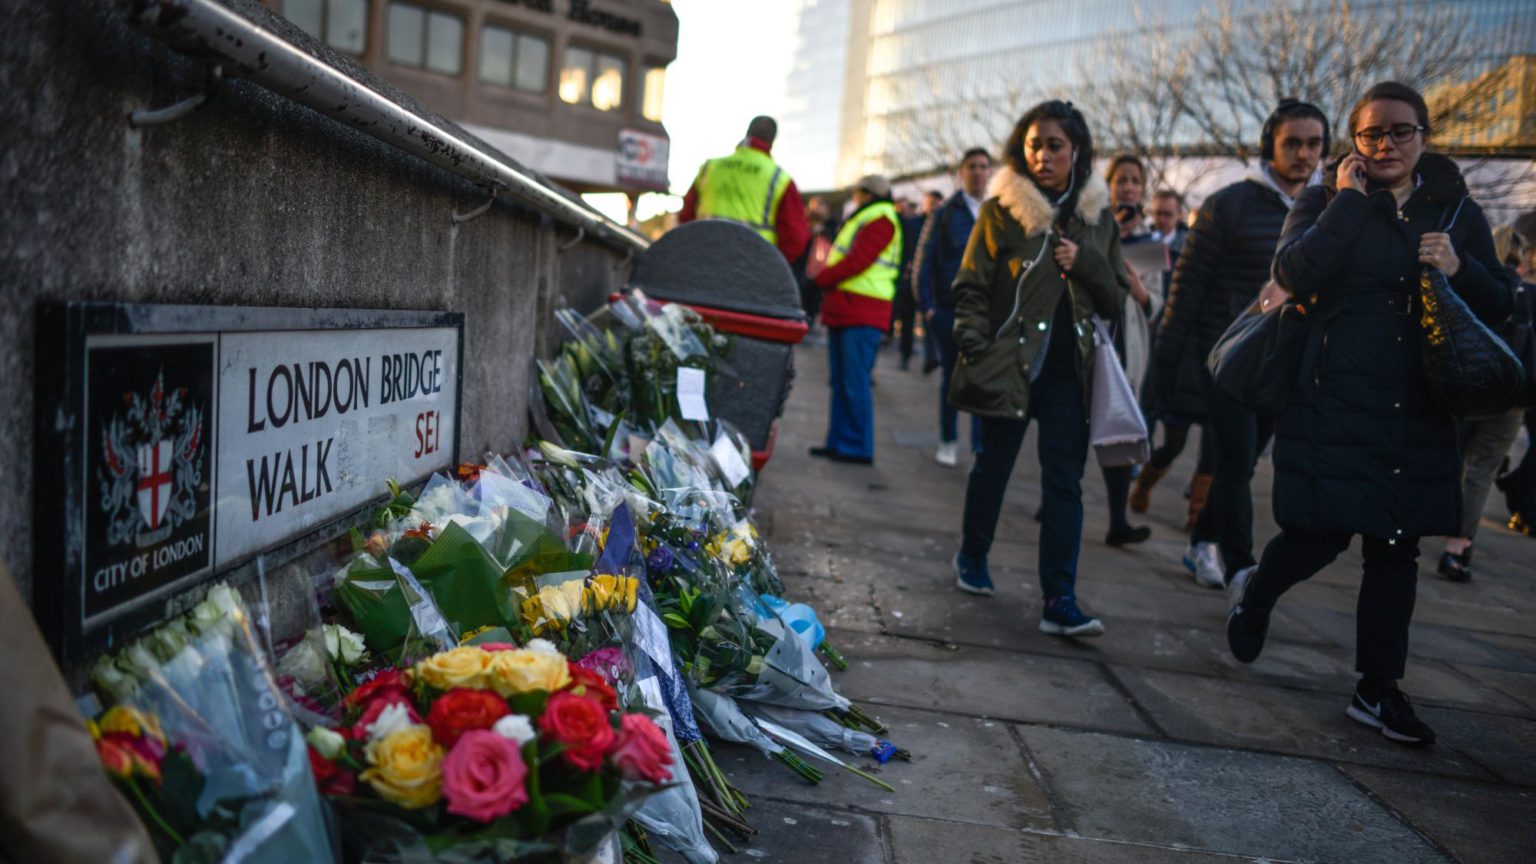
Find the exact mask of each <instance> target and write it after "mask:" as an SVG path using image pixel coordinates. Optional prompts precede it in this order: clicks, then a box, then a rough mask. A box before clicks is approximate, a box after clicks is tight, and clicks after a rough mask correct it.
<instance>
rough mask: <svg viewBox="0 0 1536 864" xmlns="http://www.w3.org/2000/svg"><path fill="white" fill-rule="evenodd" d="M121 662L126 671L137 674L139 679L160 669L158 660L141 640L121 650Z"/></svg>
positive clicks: (147, 676) (145, 678)
mask: <svg viewBox="0 0 1536 864" xmlns="http://www.w3.org/2000/svg"><path fill="white" fill-rule="evenodd" d="M122 662H123V663H124V664H125V665H126V668H127V671H128V672H131V673H132V674H134V675H137V676H138V677H139V679H140V680H147V679H149V678H151V677H153V676H154V675H155V674H156V673H158V672H159V671H160V661H159V660H158V659H157V658H156V657H155V655H154V653H153V652H151V651H150V650H149V647H148V646H147V645H145V644H144V643H143V642H142V641H140V642H135V643H133V644H132V645H129V646H128V650H127V651H124V652H123V655H122Z"/></svg>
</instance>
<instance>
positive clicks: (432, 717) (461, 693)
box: [427, 687, 512, 747]
mask: <svg viewBox="0 0 1536 864" xmlns="http://www.w3.org/2000/svg"><path fill="white" fill-rule="evenodd" d="M510 713H512V712H511V710H510V709H508V708H507V700H505V699H503V698H501V697H500V696H497V695H496V693H495V691H492V690H470V689H468V688H466V687H455V688H453V689H452V690H449V691H448V692H447V693H444V694H443V695H441V696H439V697H437V701H436V702H433V703H432V710H430V711H428V712H427V725H428V726H431V727H432V737H433V738H436V739H437V743H439V744H441V745H443V746H444V747H452V746H453V745H454V744H456V743H458V740H459V736H460V735H463V734H464V733H465V732H469V731H471V730H474V729H489V728H491V727H492V726H494V725H496V721H497V720H500V719H501V718H503V717H505V716H507V715H508V714H510Z"/></svg>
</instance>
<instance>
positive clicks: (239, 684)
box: [118, 584, 335, 864]
mask: <svg viewBox="0 0 1536 864" xmlns="http://www.w3.org/2000/svg"><path fill="white" fill-rule="evenodd" d="M210 595H211V596H216V597H217V598H218V603H217V604H215V603H214V602H213V601H211V600H209V601H204V603H203V604H199V607H198V608H197V609H196V610H194V612H193V613H192V614H191V615H190V616H188V618H187V619H185V620H180V619H179V620H176V621H172V622H170V623H169V624H168V625H165V626H164V627H162V628H161V630H159V631H156V633H154V634H151V635H150V636H149V637H146V639H145V640H144V641H143V642H141V643H138V644H136V645H135V646H133V647H131V648H130V649H128V651H125V652H124V655H129V654H131V655H133V656H132V657H131V658H129V659H125V660H124V661H122V662H124V663H126V664H127V665H128V666H130V667H131V668H132V677H133V679H134V681H135V683H134V685H133V686H132V687H126V688H122V689H121V690H119V692H118V696H120V698H119V700H118V701H119V704H122V705H125V706H130V707H132V708H134V709H136V710H137V711H139V712H141V713H142V714H144V715H147V716H152V717H155V718H157V720H158V725H159V728H160V730H161V731H162V732H163V734H164V737H165V739H166V741H168V742H169V743H170V745H171V746H172V747H174V748H179V749H181V750H183V751H184V752H185V753H186V754H187V755H188V756H189V757H190V759H191V761H192V763H193V764H194V765H195V766H196V768H197V771H198V772H199V773H200V774H201V775H202V788H201V792H200V794H199V795H198V796H197V800H196V801H195V802H184V803H188V804H191V806H195V808H196V811H197V813H198V814H200V815H201V816H204V817H208V816H210V815H211V814H213V813H214V811H215V809H216V808H224V809H228V808H230V807H231V802H235V803H234V808H235V811H234V812H235V819H236V822H237V824H238V832H237V833H235V834H233V835H232V836H231V837H230V838H229V839H228V843H227V845H223V846H221V847H219V846H217V844H215V846H214V847H204V848H203V849H202V850H201V852H199V853H197V854H202V853H204V852H207V851H208V849H209V848H219V849H220V852H219V854H220V855H222V856H223V857H224V859H225V860H239V861H246V862H253V864H265V862H270V864H287V862H293V861H317V862H319V861H332V860H335V859H334V852H333V847H332V842H331V838H330V835H329V833H328V830H327V827H326V817H325V813H324V807H323V805H322V803H321V799H320V797H319V794H318V792H317V791H316V788H315V782H314V778H313V776H312V775H311V773H310V770H309V761H308V757H307V755H306V749H305V742H304V737H303V733H302V730H301V729H300V728H299V726H298V724H297V723H296V722H295V721H294V718H293V716H292V715H291V714H290V713H289V710H288V707H287V701H286V700H285V698H284V694H283V691H282V690H281V689H280V688H279V686H278V684H277V681H276V680H275V677H274V675H273V671H272V669H270V668H269V666H268V663H267V660H266V656H265V654H264V653H263V651H262V648H261V647H260V646H261V642H260V641H259V640H258V637H257V635H256V634H255V632H254V631H253V629H252V623H251V618H250V615H249V614H248V612H247V610H246V607H245V605H244V603H243V602H242V601H241V600H240V599H239V595H238V594H237V593H235V592H234V591H232V590H230V589H229V588H228V587H227V586H224V585H222V584H221V585H216V586H214V588H213V589H212V590H211V591H210ZM187 622H191V623H190V624H189V623H187ZM171 634H174V635H171ZM146 643H153V647H150V645H148V644H146ZM119 668H121V667H119ZM186 854H188V855H191V854H193V853H191V852H188V853H186ZM178 860H183V859H178ZM186 860H203V859H201V858H189V859H186Z"/></svg>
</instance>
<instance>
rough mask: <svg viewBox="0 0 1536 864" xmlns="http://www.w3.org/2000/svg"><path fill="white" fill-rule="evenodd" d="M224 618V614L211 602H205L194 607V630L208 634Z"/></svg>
mask: <svg viewBox="0 0 1536 864" xmlns="http://www.w3.org/2000/svg"><path fill="white" fill-rule="evenodd" d="M223 618H224V613H223V612H220V611H219V607H217V606H215V605H213V603H212V602H211V601H208V600H204V601H203V602H201V603H199V604H197V605H196V606H193V607H192V619H191V620H192V629H193V630H196V631H197V632H199V633H206V632H208V630H209V629H211V628H212V627H213V625H214V624H217V623H218V622H219V621H220V620H222V619H223Z"/></svg>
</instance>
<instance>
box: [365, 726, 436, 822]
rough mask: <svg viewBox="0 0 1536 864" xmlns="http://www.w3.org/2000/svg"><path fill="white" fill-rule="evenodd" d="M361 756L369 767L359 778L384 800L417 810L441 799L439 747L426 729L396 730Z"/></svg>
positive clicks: (372, 745) (370, 744)
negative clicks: (364, 756) (366, 758)
mask: <svg viewBox="0 0 1536 864" xmlns="http://www.w3.org/2000/svg"><path fill="white" fill-rule="evenodd" d="M363 753H364V755H366V756H367V757H368V765H369V768H368V770H366V771H364V772H363V773H362V775H361V776H362V778H363V780H365V781H367V783H368V785H370V786H372V787H373V791H375V792H377V793H379V797H381V798H383V799H384V800H386V801H389V802H391V803H393V804H398V805H400V806H401V807H404V808H405V809H407V810H419V809H421V808H422V807H428V806H431V805H432V804H435V803H437V800H438V799H439V798H441V797H443V748H442V747H440V746H438V744H437V742H436V741H433V740H432V730H431V729H429V728H427V727H426V726H422V725H414V726H407V727H405V728H404V729H397V730H395V731H394V732H391V733H389V734H388V735H386V736H384V737H383V738H380V739H379V740H377V741H373V742H370V743H369V744H368V746H367V748H366V749H364V751H363Z"/></svg>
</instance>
